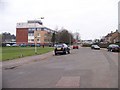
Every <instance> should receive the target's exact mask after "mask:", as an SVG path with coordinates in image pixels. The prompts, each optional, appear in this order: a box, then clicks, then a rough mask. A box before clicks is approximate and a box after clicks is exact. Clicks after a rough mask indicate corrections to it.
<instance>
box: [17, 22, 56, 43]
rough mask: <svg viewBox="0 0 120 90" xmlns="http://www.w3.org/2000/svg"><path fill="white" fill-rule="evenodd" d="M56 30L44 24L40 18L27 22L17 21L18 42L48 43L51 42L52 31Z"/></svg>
mask: <svg viewBox="0 0 120 90" xmlns="http://www.w3.org/2000/svg"><path fill="white" fill-rule="evenodd" d="M53 32H55V31H54V30H52V29H49V28H47V27H45V26H43V24H42V22H41V21H40V20H31V21H28V22H27V23H17V26H16V43H17V44H48V43H51V38H52V33H53Z"/></svg>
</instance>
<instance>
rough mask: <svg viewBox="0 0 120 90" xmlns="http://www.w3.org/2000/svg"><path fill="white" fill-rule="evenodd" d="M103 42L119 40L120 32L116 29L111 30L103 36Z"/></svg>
mask: <svg viewBox="0 0 120 90" xmlns="http://www.w3.org/2000/svg"><path fill="white" fill-rule="evenodd" d="M103 41H104V43H116V42H119V41H120V33H119V32H118V30H116V31H115V32H111V33H109V34H107V35H106V36H105V37H104V40H103Z"/></svg>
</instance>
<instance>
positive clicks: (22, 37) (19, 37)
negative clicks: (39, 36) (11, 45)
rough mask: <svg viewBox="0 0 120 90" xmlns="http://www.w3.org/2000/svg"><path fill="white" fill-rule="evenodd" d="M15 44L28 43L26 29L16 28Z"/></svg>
mask: <svg viewBox="0 0 120 90" xmlns="http://www.w3.org/2000/svg"><path fill="white" fill-rule="evenodd" d="M16 43H17V44H22V43H26V44H27V43H28V29H27V28H17V29H16Z"/></svg>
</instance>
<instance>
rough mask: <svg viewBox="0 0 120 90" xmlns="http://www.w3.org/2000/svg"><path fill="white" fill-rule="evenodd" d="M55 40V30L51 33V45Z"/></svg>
mask: <svg viewBox="0 0 120 90" xmlns="http://www.w3.org/2000/svg"><path fill="white" fill-rule="evenodd" d="M55 41H56V34H55V32H54V33H53V34H52V38H51V42H52V43H53V46H54V44H55Z"/></svg>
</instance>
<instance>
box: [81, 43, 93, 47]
mask: <svg viewBox="0 0 120 90" xmlns="http://www.w3.org/2000/svg"><path fill="white" fill-rule="evenodd" d="M82 47H91V44H82Z"/></svg>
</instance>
